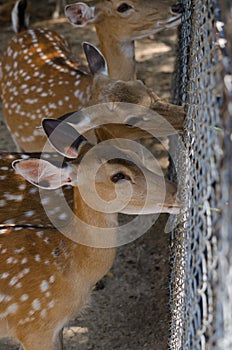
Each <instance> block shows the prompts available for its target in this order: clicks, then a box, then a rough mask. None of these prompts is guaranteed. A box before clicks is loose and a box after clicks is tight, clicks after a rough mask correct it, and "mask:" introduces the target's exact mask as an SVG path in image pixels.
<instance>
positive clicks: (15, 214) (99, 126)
mask: <svg viewBox="0 0 232 350" xmlns="http://www.w3.org/2000/svg"><path fill="white" fill-rule="evenodd" d="M83 47H84V51H85V54H86V58H87V62H88V64H89V69H90V71H91V73H92V75H93V92H94V94H93V96H92V98H91V103H90V106H91V104H93V105H96V104H97V103H98V101H99V102H103V104H102V105H101V106H100V105H99V104H98V106H95V107H94V108H92V109H91V111H90V109H88V115H89V116H91V118H90V119H89V118H86V116H85V109H83V110H81V111H79V112H77V113H75V114H72V115H69V114H68V115H65V116H63V117H61V118H58V120H67V121H68V122H69V123H70V124H71V125H72V126H73V127H74V128H75V129H76V130H77V132H79V133H81V134H84V136H85V137H88V139H90V140H91V142H92V143H94V144H96V143H99V142H102V141H105V140H107V139H113V138H124V139H130V140H135V141H137V140H138V139H140V138H141V137H142V138H151V137H153V135H155V136H157V137H161V136H167V135H170V134H172V133H175V132H176V130H178V131H179V132H181V131H182V128H183V119H184V115H183V110H182V109H181V107H178V106H175V105H170V104H167V107H166V109H167V110H171V113H170V114H169V116H167V117H166V118H164V119H165V120H166V121H167V122H168V123H164V121H163V118H162V117H160V116H159V115H158V114H156V113H153V112H151V113H149V112H148V111H147V109H146V113H144V110H143V109H139V108H138V109H137V108H136V109H134V108H133V117H134V120H133V121H132V120H130V119H129V118H128V113H127V110H125V111H124V110H123V109H120V108H118V107H117V104H116V105H115V106H114V107H115V108H110V109H109V108H108V107H107V105H106V104H105V103H108V102H116V103H118V102H125V103H133V105H134V104H141V106H142V108H143V107H146V108H148V107H150V105H151V104H152V103H153V102H152V101H153V100H154V99H153V93H152V92H150V90H149V89H147V88H146V86H145V85H144V84H143V83H142V82H140V81H131V82H123V81H115V80H113V79H111V78H110V77H109V76H108V74H107V63H106V61H105V59H104V57H103V56H102V54H101V52H100V51H99V50H98V49H97V48H96V47H94V46H93V45H90V44H88V43H85V44H84V45H83ZM97 90H98V95H96V91H97ZM133 105H132V106H133ZM170 106H172V107H173V108H172V109H171V107H170ZM100 107H101V108H100ZM179 109H181V110H179ZM144 114H145V116H146V118H145V119H144V118H143V116H144ZM173 115H174V116H175V118H172V116H173ZM115 121H117V123H116V122H115ZM169 123H170V125H169ZM148 130H149V131H150V132H148ZM40 132H41V133H42V131H40ZM31 156H33V157H34V158H40V157H41V154H40V153H38V154H34V155H31ZM19 157H21V158H22V159H27V158H28V157H29V154H25V153H2V154H1V155H0V208H1V210H0V224H1V225H2V226H6V225H8V226H10V225H12V226H18V225H23V223H24V222H25V221H27V220H28V219H30V225H32V226H33V225H34V226H39V225H40V226H48V227H50V226H51V225H52V224H51V221H50V219H49V217H48V216H47V214H48V215H49V216H51V215H52V213H53V212H54V213H55V214H56V217H57V220H58V219H59V220H60V224H62V223H63V225H64V224H65V223H66V222H67V220H68V218H69V216H68V215H67V213H64V212H62V210H63V209H62V208H61V207H60V205H59V203H60V195H62V194H60V193H59V192H57V191H56V190H54V193H53V196H57V200H56V201H55V203H54V201H53V202H51V201H50V199H49V196H48V195H47V196H46V195H44V197H43V200H42V203H41V198H40V195H39V191H38V189H37V188H36V187H34V186H33V185H32V184H30V183H29V182H27V181H26V180H25V179H23V178H22V177H21V176H19V175H18V174H15V172H13V169H12V167H11V163H12V161H13V160H15V159H17V158H19ZM48 157H49V155H48V154H43V158H44V159H46V158H48ZM51 157H53V158H54V160H56V158H55V154H54V153H53V154H52V155H50V158H51ZM162 157H163V158H164V160H163V161H164V162H165V163H166V162H167V160H166V159H167V155H166V154H165V155H163V153H161V154H159V155H158V157H157V158H158V160H159V161H162ZM64 195H65V197H66V200H67V201H68V203H70V206H71V205H72V198H73V196H72V188H70V187H65V188H64ZM43 205H46V211H45V208H44V206H43ZM9 207H10V208H11V210H10V211H9V210H8V208H9Z"/></svg>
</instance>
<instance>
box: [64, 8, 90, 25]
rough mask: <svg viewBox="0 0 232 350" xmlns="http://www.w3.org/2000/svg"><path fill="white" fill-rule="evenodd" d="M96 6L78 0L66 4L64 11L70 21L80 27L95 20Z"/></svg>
mask: <svg viewBox="0 0 232 350" xmlns="http://www.w3.org/2000/svg"><path fill="white" fill-rule="evenodd" d="M94 12H95V8H94V7H93V6H88V5H87V4H85V3H83V2H77V3H74V4H70V5H67V6H65V8H64V13H65V15H66V17H67V19H68V20H69V22H70V23H71V24H73V25H75V26H78V27H84V26H85V25H86V24H87V23H89V22H93V21H94V20H95V17H96V15H95V13H94Z"/></svg>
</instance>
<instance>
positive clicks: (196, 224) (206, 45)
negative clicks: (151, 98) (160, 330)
mask: <svg viewBox="0 0 232 350" xmlns="http://www.w3.org/2000/svg"><path fill="white" fill-rule="evenodd" d="M183 3H184V5H185V18H184V23H183V25H182V26H181V28H180V31H179V43H178V55H177V56H178V59H177V64H176V76H175V79H174V81H175V86H174V102H176V103H182V104H183V105H184V106H185V109H186V112H187V118H186V123H185V133H184V136H183V141H184V145H185V149H184V150H183V148H182V147H181V145H179V147H177V151H176V155H175V165H176V171H177V178H178V182H179V184H180V190H179V192H180V193H179V197H180V198H181V200H182V202H183V204H184V208H185V209H183V211H182V215H181V217H180V220H179V223H178V226H177V227H176V229H175V231H174V232H173V237H172V273H171V312H172V323H171V336H170V344H169V345H170V349H172V350H177V349H178V350H180V349H184V350H198V349H199V350H200V349H218V350H221V349H224V350H229V349H232V257H231V253H230V251H232V250H231V249H232V212H231V202H230V198H231V197H230V195H231V194H232V181H231V180H232V163H231V158H232V156H231V149H232V148H231V131H232V128H231V126H232V121H231V116H232V103H231V101H232V89H231V81H232V80H231V72H230V63H229V58H228V56H227V52H226V46H225V44H226V40H225V36H224V31H223V23H222V20H221V15H220V8H219V5H220V4H218V2H217V1H212V0H199V1H198V0H196V1H190V0H185V1H183ZM230 7H231V5H229V4H228V8H230Z"/></svg>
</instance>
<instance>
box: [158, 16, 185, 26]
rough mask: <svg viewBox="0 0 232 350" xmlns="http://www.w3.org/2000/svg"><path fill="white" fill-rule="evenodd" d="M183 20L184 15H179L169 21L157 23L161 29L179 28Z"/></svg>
mask: <svg viewBox="0 0 232 350" xmlns="http://www.w3.org/2000/svg"><path fill="white" fill-rule="evenodd" d="M182 18H183V15H182V13H181V14H178V15H176V16H173V17H171V18H169V19H168V20H165V21H159V22H158V23H157V27H159V28H172V27H175V26H178V25H179V24H181V22H182Z"/></svg>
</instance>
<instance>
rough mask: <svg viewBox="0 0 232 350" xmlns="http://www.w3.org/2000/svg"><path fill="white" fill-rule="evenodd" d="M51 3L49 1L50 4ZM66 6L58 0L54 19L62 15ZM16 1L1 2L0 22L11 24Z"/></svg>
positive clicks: (53, 15) (61, 0) (5, 0)
mask: <svg viewBox="0 0 232 350" xmlns="http://www.w3.org/2000/svg"><path fill="white" fill-rule="evenodd" d="M49 2H50V1H48V3H49ZM63 4H64V1H63V0H56V2H55V9H54V11H53V14H52V17H53V18H58V17H59V16H60V14H61V12H62V11H61V9H62V6H63ZM14 5H15V0H4V1H1V5H0V20H1V21H3V22H10V20H11V12H12V9H13V8H14Z"/></svg>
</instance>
